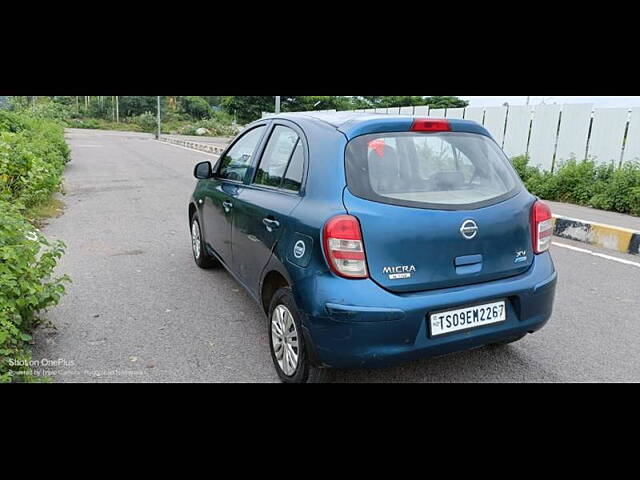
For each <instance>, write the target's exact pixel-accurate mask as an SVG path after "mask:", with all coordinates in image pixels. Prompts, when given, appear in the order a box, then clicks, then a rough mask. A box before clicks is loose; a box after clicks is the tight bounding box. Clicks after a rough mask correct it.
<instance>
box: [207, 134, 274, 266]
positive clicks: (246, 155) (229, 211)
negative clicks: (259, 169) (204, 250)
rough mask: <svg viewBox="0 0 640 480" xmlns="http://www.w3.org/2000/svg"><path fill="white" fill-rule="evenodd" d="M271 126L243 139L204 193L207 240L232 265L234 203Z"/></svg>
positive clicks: (220, 163) (226, 156) (225, 157)
mask: <svg viewBox="0 0 640 480" xmlns="http://www.w3.org/2000/svg"><path fill="white" fill-rule="evenodd" d="M266 130H267V125H266V123H265V124H262V125H257V126H256V127H254V128H252V129H251V130H249V131H247V132H245V133H244V134H242V136H240V137H239V138H238V139H237V140H236V141H235V142H234V143H233V145H231V147H230V148H229V149H227V151H226V152H225V153H224V154H223V155H222V157H221V158H220V160H219V161H218V166H217V170H216V172H215V173H214V175H213V177H212V178H211V180H210V181H209V182H207V186H206V189H205V191H204V204H203V207H202V210H203V217H204V221H203V223H204V226H203V228H204V238H205V240H206V242H207V244H208V245H209V247H210V248H211V249H213V250H214V251H215V252H216V254H217V255H218V256H219V257H220V259H221V260H222V261H223V262H224V263H225V264H227V265H228V266H230V265H231V259H232V254H231V226H232V222H233V210H234V202H235V199H236V198H237V196H238V193H239V191H240V188H241V187H242V185H243V182H244V179H245V176H246V174H247V172H248V171H249V167H250V166H251V163H252V159H253V156H254V155H255V152H256V150H257V148H258V145H259V144H260V140H261V139H262V137H263V135H264V133H265V131H266Z"/></svg>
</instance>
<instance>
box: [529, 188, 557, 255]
mask: <svg viewBox="0 0 640 480" xmlns="http://www.w3.org/2000/svg"><path fill="white" fill-rule="evenodd" d="M531 232H532V239H533V252H534V253H535V254H540V253H542V252H546V251H547V250H549V246H550V245H551V236H552V235H553V220H552V216H551V209H550V208H549V206H548V205H547V204H546V203H542V202H541V201H540V200H538V201H536V202H535V203H534V204H533V207H531Z"/></svg>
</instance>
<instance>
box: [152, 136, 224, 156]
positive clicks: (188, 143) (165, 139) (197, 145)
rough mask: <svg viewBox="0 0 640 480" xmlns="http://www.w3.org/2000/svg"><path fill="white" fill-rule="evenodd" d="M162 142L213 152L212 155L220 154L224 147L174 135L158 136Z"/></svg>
mask: <svg viewBox="0 0 640 480" xmlns="http://www.w3.org/2000/svg"><path fill="white" fill-rule="evenodd" d="M159 140H160V141H161V142H164V143H171V144H173V145H179V146H181V147H186V148H192V149H193V150H200V151H202V152H207V153H213V154H214V155H220V154H221V153H222V152H224V149H225V148H226V147H219V146H217V145H212V144H210V143H198V142H193V141H191V140H182V139H179V138H174V137H167V136H163V135H161V136H160V139H159Z"/></svg>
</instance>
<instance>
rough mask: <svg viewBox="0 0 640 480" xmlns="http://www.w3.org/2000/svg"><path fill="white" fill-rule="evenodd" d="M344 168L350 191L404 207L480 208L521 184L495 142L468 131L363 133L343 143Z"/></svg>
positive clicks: (367, 197)
mask: <svg viewBox="0 0 640 480" xmlns="http://www.w3.org/2000/svg"><path fill="white" fill-rule="evenodd" d="M345 168H346V174H347V185H348V188H349V190H350V191H351V192H352V193H353V194H354V195H356V196H358V197H361V198H366V199H368V200H373V201H377V202H380V203H389V204H394V205H402V206H409V207H419V208H434V209H449V210H460V209H471V208H480V207H482V206H485V205H490V204H493V203H498V202H500V201H502V200H505V199H507V198H509V197H511V196H513V195H515V194H517V193H518V192H519V191H520V190H521V188H522V183H521V182H520V180H519V178H518V177H517V175H516V173H515V172H514V170H513V168H512V167H511V165H510V164H509V162H508V160H507V158H506V156H505V155H504V153H503V152H502V150H501V149H500V148H499V147H498V146H497V145H496V144H495V142H493V141H492V140H491V139H489V138H487V137H485V136H484V135H478V134H472V133H457V132H442V133H418V132H403V133H381V134H371V135H363V136H361V137H357V138H354V139H353V140H351V141H350V142H349V144H348V145H347V149H346V155H345Z"/></svg>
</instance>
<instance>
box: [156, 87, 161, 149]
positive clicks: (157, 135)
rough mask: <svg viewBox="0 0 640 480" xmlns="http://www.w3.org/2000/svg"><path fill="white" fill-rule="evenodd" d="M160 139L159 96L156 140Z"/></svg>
mask: <svg viewBox="0 0 640 480" xmlns="http://www.w3.org/2000/svg"><path fill="white" fill-rule="evenodd" d="M159 139H160V97H158V132H157V133H156V140H159Z"/></svg>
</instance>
